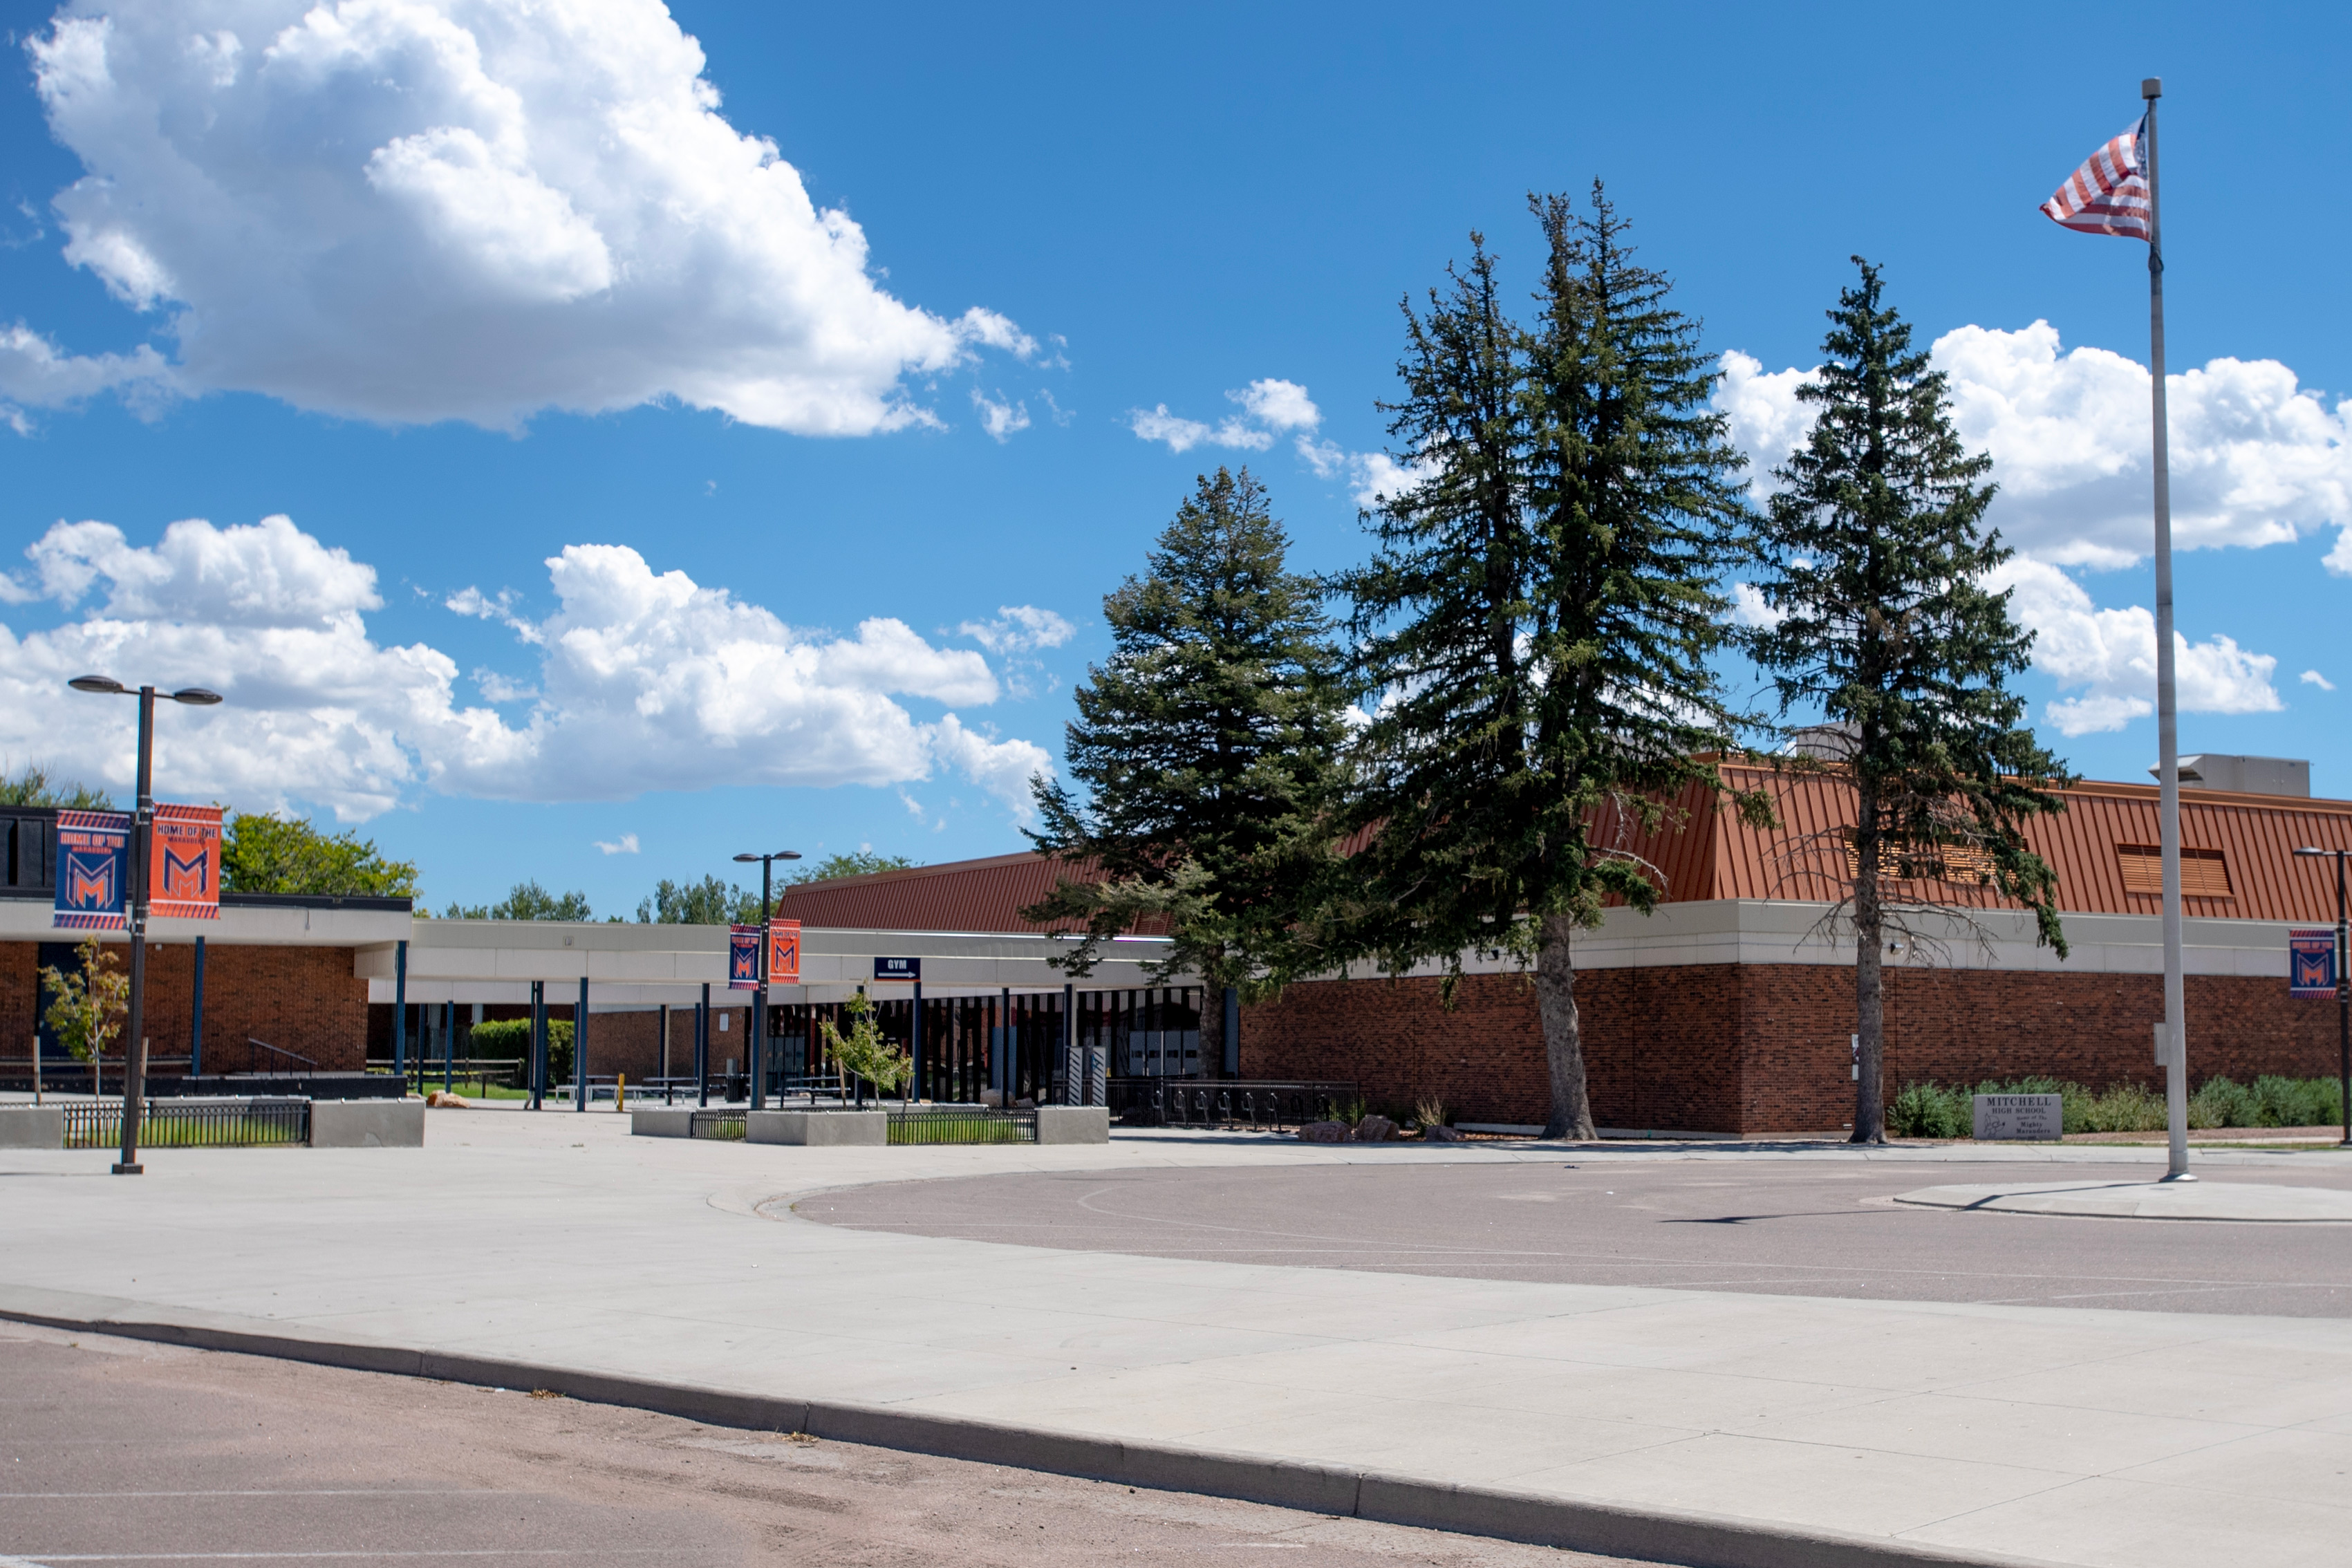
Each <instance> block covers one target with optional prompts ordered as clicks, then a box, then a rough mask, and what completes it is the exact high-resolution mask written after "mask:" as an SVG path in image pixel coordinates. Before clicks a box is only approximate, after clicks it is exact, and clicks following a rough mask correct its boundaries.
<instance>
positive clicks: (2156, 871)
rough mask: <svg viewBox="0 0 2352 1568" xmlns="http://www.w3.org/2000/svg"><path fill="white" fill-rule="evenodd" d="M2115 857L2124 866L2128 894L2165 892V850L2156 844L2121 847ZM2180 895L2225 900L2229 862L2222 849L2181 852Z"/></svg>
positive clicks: (2185, 849)
mask: <svg viewBox="0 0 2352 1568" xmlns="http://www.w3.org/2000/svg"><path fill="white" fill-rule="evenodd" d="M2116 860H2117V861H2119V862H2120V863H2121V864H2122V866H2123V872H2124V891H2125V892H2126V893H2152V894H2157V895H2159V896H2160V895H2162V893H2163V892H2164V851H2163V850H2162V849H2160V848H2158V847H2157V846H2156V845H2153V844H2118V845H2116ZM2180 896H2181V897H2182V898H2184V899H2226V898H2228V897H2230V896H2231V894H2230V862H2229V859H2228V858H2227V857H2225V856H2224V855H2223V854H2222V853H2221V850H2219V849H2189V848H2183V849H2182V850H2181V851H2180Z"/></svg>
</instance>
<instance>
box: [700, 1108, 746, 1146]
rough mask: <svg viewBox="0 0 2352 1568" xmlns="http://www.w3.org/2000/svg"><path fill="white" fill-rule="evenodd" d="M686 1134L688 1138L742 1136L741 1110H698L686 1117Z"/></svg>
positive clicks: (739, 1139) (740, 1138) (733, 1137)
mask: <svg viewBox="0 0 2352 1568" xmlns="http://www.w3.org/2000/svg"><path fill="white" fill-rule="evenodd" d="M686 1135H687V1136H688V1137H689V1138H731V1139H734V1140H736V1141H737V1142H740V1141H741V1140H742V1138H743V1112H741V1111H740V1110H698V1111H695V1112H693V1113H692V1114H691V1115H689V1116H688V1117H687V1119H686Z"/></svg>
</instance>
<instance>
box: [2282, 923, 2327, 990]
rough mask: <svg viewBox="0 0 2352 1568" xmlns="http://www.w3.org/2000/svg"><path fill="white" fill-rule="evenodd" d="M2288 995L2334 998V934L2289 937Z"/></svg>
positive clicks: (2291, 934) (2291, 933)
mask: <svg viewBox="0 0 2352 1568" xmlns="http://www.w3.org/2000/svg"><path fill="white" fill-rule="evenodd" d="M2286 994H2288V995H2290V996H2310V997H2315V998H2316V997H2327V998H2330V999H2333V998H2334V996H2335V995H2336V933H2335V932H2334V931H2289V932H2287V933H2286Z"/></svg>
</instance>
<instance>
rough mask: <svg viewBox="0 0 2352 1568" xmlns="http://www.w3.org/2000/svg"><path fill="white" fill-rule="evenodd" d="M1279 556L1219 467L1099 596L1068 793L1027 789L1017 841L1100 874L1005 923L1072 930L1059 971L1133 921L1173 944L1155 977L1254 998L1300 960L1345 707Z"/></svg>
mask: <svg viewBox="0 0 2352 1568" xmlns="http://www.w3.org/2000/svg"><path fill="white" fill-rule="evenodd" d="M1288 551H1289V539H1288V536H1287V535H1286V533H1285V532H1284V531H1283V527H1282V524H1281V523H1280V522H1278V521H1276V520H1275V518H1274V516H1273V514H1272V513H1271V511H1270V510H1268V507H1267V503H1266V496H1265V489H1264V488H1263V487H1262V486H1260V485H1259V484H1258V482H1257V480H1256V479H1254V478H1252V477H1251V475H1250V472H1249V470H1248V469H1246V468H1244V469H1243V470H1242V471H1241V472H1239V473H1237V474H1236V473H1229V472H1227V471H1226V470H1225V469H1223V468H1220V469H1218V470H1217V472H1216V474H1215V475H1214V476H1213V477H1203V478H1202V479H1200V480H1199V482H1198V488H1197V489H1196V490H1195V492H1194V494H1193V495H1192V498H1191V499H1190V500H1186V501H1185V502H1184V504H1183V506H1182V508H1181V510H1179V511H1178V512H1177V514H1176V518H1175V521H1173V522H1171V523H1170V524H1169V526H1168V528H1167V530H1166V531H1164V532H1163V533H1161V535H1160V540H1159V543H1158V546H1157V548H1156V549H1154V550H1153V551H1152V552H1151V553H1150V557H1149V563H1148V564H1149V570H1148V572H1147V573H1146V574H1145V575H1144V576H1143V577H1141V578H1134V577H1130V578H1129V579H1128V580H1127V581H1126V583H1125V584H1122V585H1121V586H1120V587H1119V589H1118V591H1117V592H1116V593H1114V594H1112V595H1109V596H1108V598H1106V599H1105V600H1104V601H1103V615H1104V617H1105V619H1107V620H1108V622H1109V623H1110V630H1111V640H1112V645H1113V646H1112V652H1111V656H1110V658H1108V660H1107V661H1106V662H1105V663H1103V664H1101V665H1099V666H1097V667H1096V668H1094V669H1093V670H1091V671H1090V672H1089V673H1088V677H1087V681H1086V682H1085V684H1083V685H1081V686H1080V687H1079V688H1078V689H1077V691H1076V694H1075V696H1076V706H1077V710H1078V717H1077V719H1076V721H1074V722H1072V723H1071V724H1070V726H1069V728H1068V731H1067V739H1066V758H1067V762H1068V766H1069V772H1070V773H1071V775H1072V776H1073V777H1074V778H1075V779H1076V780H1077V781H1078V782H1079V783H1080V784H1083V785H1084V786H1085V787H1086V792H1087V798H1086V800H1085V802H1084V803H1083V804H1081V803H1080V801H1079V800H1078V799H1077V798H1076V796H1075V795H1072V794H1071V792H1070V791H1069V789H1068V788H1067V787H1066V785H1064V784H1061V783H1059V782H1053V783H1047V782H1045V781H1044V780H1040V781H1039V782H1038V784H1037V786H1036V799H1037V806H1038V810H1039V812H1040V814H1041V816H1042V817H1043V819H1044V820H1043V829H1042V831H1040V832H1036V833H1033V834H1031V835H1030V837H1031V839H1032V840H1033V841H1034V843H1035V844H1036V846H1037V847H1038V848H1039V849H1040V850H1041V851H1043V852H1044V853H1045V854H1047V855H1052V856H1055V857H1057V858H1064V859H1070V860H1078V859H1087V858H1091V859H1093V860H1095V861H1097V862H1098V863H1099V865H1100V868H1101V870H1102V872H1103V874H1104V877H1105V880H1103V881H1100V882H1096V883H1078V882H1073V881H1069V880H1067V879H1065V880H1064V881H1063V882H1062V883H1061V884H1060V885H1059V886H1058V887H1057V888H1056V889H1055V891H1054V893H1053V895H1052V896H1051V897H1049V898H1048V899H1046V900H1044V901H1043V902H1041V903H1039V904H1037V905H1035V906H1034V907H1033V908H1031V909H1028V910H1023V911H1022V913H1023V916H1024V918H1025V919H1029V920H1034V921H1040V922H1045V921H1058V920H1071V919H1075V920H1078V921H1084V922H1085V928H1086V934H1085V939H1084V941H1083V942H1082V943H1081V945H1080V946H1079V947H1078V948H1077V949H1076V951H1075V952H1073V953H1072V954H1071V955H1069V957H1067V958H1066V959H1065V960H1063V961H1061V962H1062V963H1063V964H1064V966H1065V967H1066V968H1069V969H1071V970H1072V971H1073V972H1075V973H1079V974H1084V973H1087V970H1088V969H1089V968H1090V967H1091V966H1092V964H1093V963H1095V962H1096V960H1097V958H1098V957H1099V955H1100V951H1101V943H1102V942H1106V941H1108V939H1109V938H1111V937H1113V936H1115V935H1117V934H1118V933H1119V932H1121V931H1127V930H1129V929H1131V927H1132V926H1133V925H1134V923H1135V922H1136V921H1139V920H1141V919H1145V918H1149V917H1158V918H1160V919H1162V920H1165V921H1167V922H1168V925H1169V928H1170V933H1171V936H1172V937H1173V938H1174V945H1173V947H1172V948H1171V950H1170V951H1169V952H1167V953H1166V955H1165V956H1164V958H1163V959H1161V960H1160V961H1159V962H1158V963H1157V965H1156V967H1157V969H1158V971H1159V972H1160V973H1167V974H1175V973H1192V974H1198V975H1199V976H1200V977H1201V978H1202V981H1204V982H1205V983H1206V984H1208V985H1209V986H1211V987H1213V988H1222V987H1224V986H1234V987H1236V988H1239V989H1242V990H1244V991H1245V992H1249V993H1252V994H1260V993H1263V992H1264V991H1265V990H1266V989H1269V988H1271V987H1274V986H1277V985H1279V984H1281V983H1282V982H1283V981H1284V980H1285V979H1287V978H1289V977H1291V976H1292V975H1295V974H1296V973H1299V972H1300V970H1301V966H1302V965H1306V966H1309V967H1312V966H1316V965H1317V964H1318V959H1317V958H1316V956H1315V952H1314V950H1313V947H1312V943H1311V941H1310V940H1309V939H1308V938H1307V937H1306V935H1305V930H1306V928H1304V927H1303V926H1302V925H1301V923H1300V916H1301V914H1302V912H1303V911H1304V910H1305V909H1306V908H1307V902H1308V900H1309V899H1310V897H1311V891H1310V889H1312V887H1313V886H1314V883H1315V879H1316V878H1317V877H1318V874H1319V871H1320V868H1322V867H1323V866H1325V865H1326V864H1328V859H1329V849H1328V840H1329V825H1328V810H1329V792H1330V788H1331V784H1332V779H1333V768H1334V760H1333V759H1334V757H1335V756H1336V754H1337V752H1338V749H1339V743H1340V741H1341V738H1342V735H1343V732H1344V725H1343V723H1342V721H1341V717H1340V715H1341V711H1342V708H1343V706H1344V705H1343V702H1342V700H1341V698H1340V695H1339V687H1338V684H1337V681H1336V679H1334V674H1333V668H1334V663H1335V659H1334V656H1333V654H1332V651H1331V649H1330V647H1329V644H1328V635H1329V631H1330V626H1329V621H1328V617H1327V616H1325V615H1324V613H1323V610H1322V590H1321V589H1320V587H1319V586H1318V584H1316V583H1315V582H1314V580H1313V579H1311V578H1309V577H1306V576H1302V575H1299V574H1295V573H1293V572H1291V571H1290V569H1289V567H1288V564H1287V555H1288ZM1212 1032H1213V1031H1212Z"/></svg>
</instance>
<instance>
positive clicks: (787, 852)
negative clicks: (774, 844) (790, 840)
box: [775, 849, 801, 860]
mask: <svg viewBox="0 0 2352 1568" xmlns="http://www.w3.org/2000/svg"><path fill="white" fill-rule="evenodd" d="M775 858H777V859H779V860H797V859H799V858H801V852H800V851H799V850H797V849H779V850H777V851H776V856H775Z"/></svg>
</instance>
